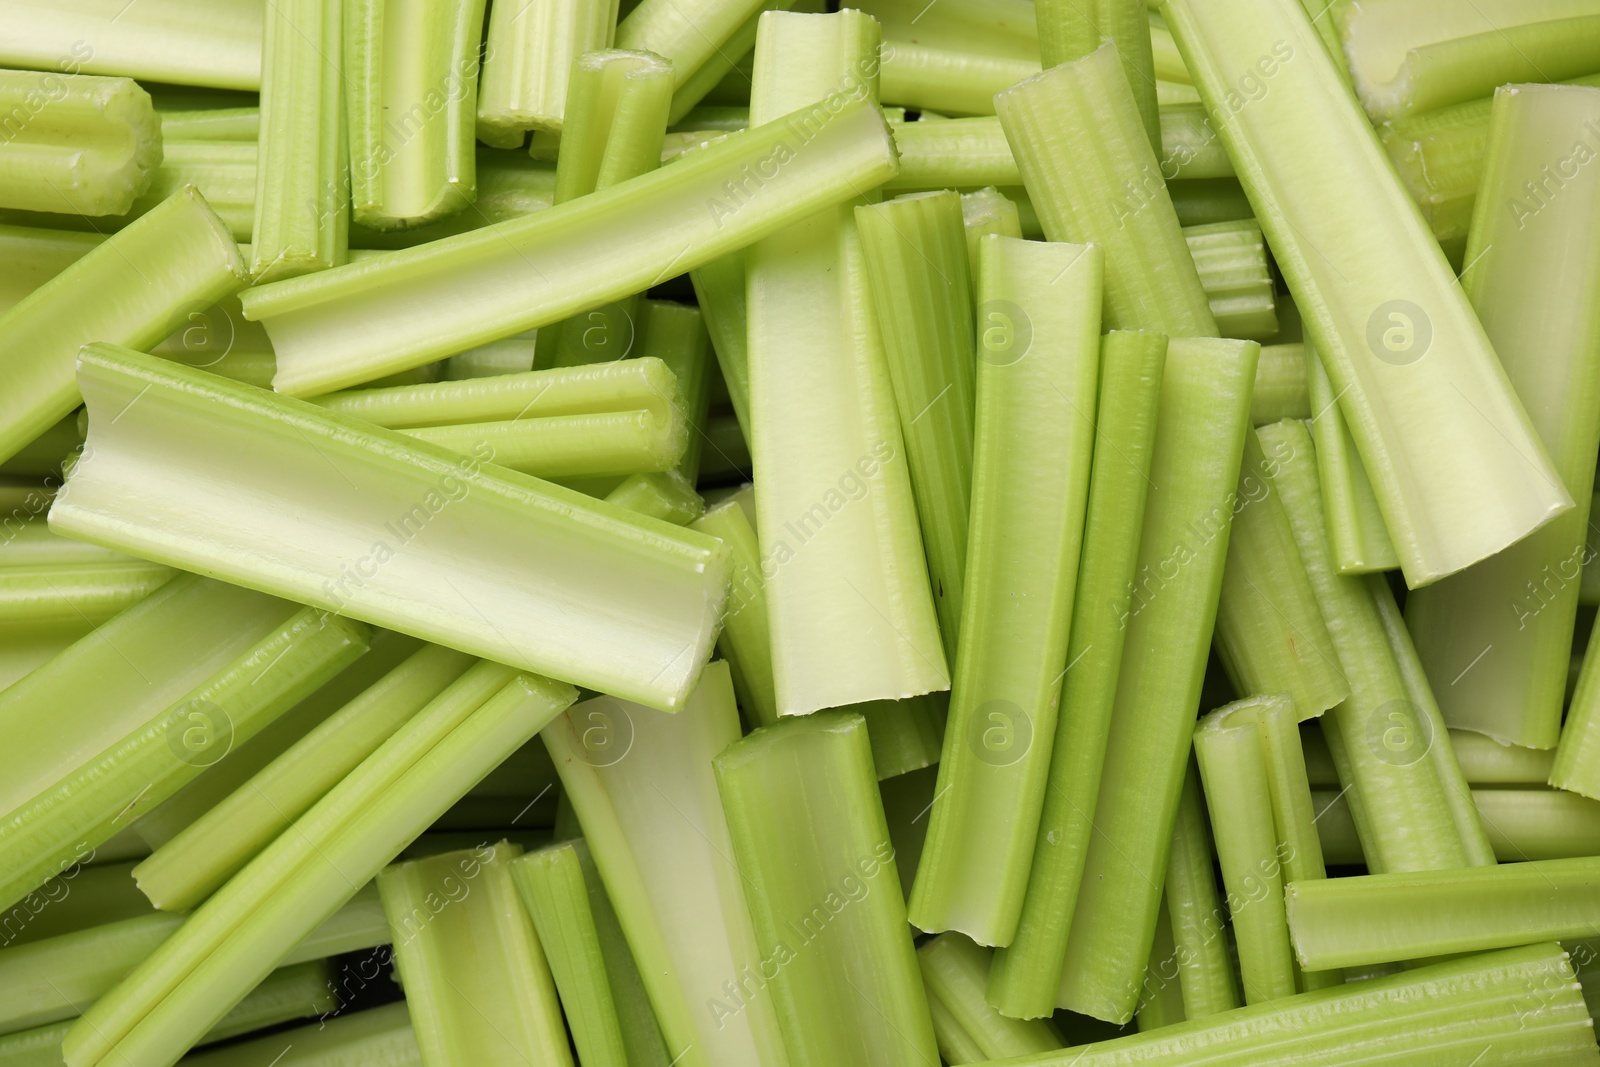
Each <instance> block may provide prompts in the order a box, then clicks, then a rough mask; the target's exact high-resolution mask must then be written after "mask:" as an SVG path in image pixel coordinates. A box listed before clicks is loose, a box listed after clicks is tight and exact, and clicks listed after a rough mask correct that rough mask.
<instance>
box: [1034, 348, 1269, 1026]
mask: <svg viewBox="0 0 1600 1067" xmlns="http://www.w3.org/2000/svg"><path fill="white" fill-rule="evenodd" d="M1259 350H1260V346H1259V345H1257V344H1255V342H1253V341H1224V340H1218V339H1214V338H1182V339H1175V340H1173V341H1172V342H1171V343H1170V344H1169V345H1168V347H1167V362H1166V371H1165V376H1164V379H1163V381H1162V386H1161V401H1160V404H1159V406H1158V409H1157V412H1158V413H1157V420H1156V439H1155V445H1154V449H1153V452H1152V454H1151V461H1150V474H1149V484H1150V486H1153V488H1151V489H1150V490H1149V493H1148V496H1149V500H1148V503H1147V505H1146V508H1145V514H1144V525H1143V530H1142V533H1141V536H1140V544H1139V556H1138V565H1137V567H1136V569H1135V572H1134V576H1133V592H1132V598H1131V600H1130V602H1129V605H1128V608H1127V610H1126V612H1125V613H1124V614H1123V616H1122V617H1121V618H1122V619H1123V620H1125V625H1126V627H1127V633H1126V635H1125V641H1126V644H1125V646H1124V649H1123V656H1122V666H1121V672H1120V674H1119V676H1118V682H1117V690H1116V698H1115V703H1114V705H1113V712H1112V716H1111V728H1110V733H1109V736H1108V738H1107V743H1106V756H1105V763H1104V769H1103V772H1102V778H1101V781H1100V792H1099V799H1098V800H1097V802H1096V804H1095V808H1094V825H1095V826H1096V827H1097V828H1098V830H1099V831H1100V832H1099V833H1097V834H1096V835H1095V836H1094V837H1093V838H1092V839H1091V840H1090V842H1089V847H1088V854H1087V856H1086V858H1085V861H1084V872H1083V879H1082V889H1081V890H1080V892H1079V894H1078V900H1077V906H1076V909H1075V911H1074V914H1073V920H1072V928H1071V933H1070V935H1069V937H1068V940H1067V957H1066V965H1065V968H1064V970H1063V974H1062V990H1061V997H1060V1000H1058V1003H1059V1004H1061V1005H1062V1006H1064V1007H1069V1008H1071V1009H1072V1010H1074V1011H1078V1012H1081V1013H1082V1014H1085V1015H1093V1016H1094V1017H1096V1018H1104V1019H1107V1020H1109V1021H1117V1022H1126V1021H1127V1020H1129V1019H1131V1018H1132V1017H1133V1013H1134V1008H1135V1006H1136V1004H1137V1001H1138V991H1139V982H1140V980H1141V979H1142V978H1143V976H1144V968H1145V963H1146V961H1147V958H1148V956H1149V952H1150V940H1151V938H1152V937H1153V936H1154V930H1155V918H1156V916H1155V913H1156V909H1157V908H1158V907H1160V905H1161V890H1160V886H1159V884H1158V883H1159V880H1160V878H1161V874H1162V872H1163V871H1164V870H1165V869H1166V862H1167V854H1168V852H1169V846H1170V845H1171V841H1172V826H1173V820H1174V819H1175V818H1176V815H1177V808H1178V797H1179V794H1180V793H1181V792H1182V789H1183V776H1184V773H1183V772H1184V765H1185V763H1186V761H1187V757H1188V752H1189V747H1190V745H1189V735H1190V733H1191V731H1192V729H1193V721H1194V713H1195V708H1196V706H1197V704H1198V701H1199V697H1200V684H1201V682H1202V680H1203V678H1204V674H1205V662H1206V651H1207V647H1208V645H1209V643H1210V635H1211V629H1212V623H1213V620H1214V618H1215V615H1216V608H1217V598H1218V595H1219V593H1220V591H1221V584H1222V564H1223V560H1224V558H1225V557H1226V555H1227V548H1228V527H1229V525H1230V523H1231V520H1232V518H1233V504H1234V501H1235V499H1236V497H1235V490H1236V488H1237V486H1238V481H1239V463H1240V456H1241V454H1242V451H1243V448H1244V436H1245V433H1246V431H1247V430H1248V429H1249V428H1250V426H1249V423H1250V387H1251V385H1252V384H1253V383H1254V381H1255V372H1256V357H1257V354H1258V352H1259ZM1069 674H1070V672H1069ZM1113 842H1114V843H1115V844H1114V845H1113Z"/></svg>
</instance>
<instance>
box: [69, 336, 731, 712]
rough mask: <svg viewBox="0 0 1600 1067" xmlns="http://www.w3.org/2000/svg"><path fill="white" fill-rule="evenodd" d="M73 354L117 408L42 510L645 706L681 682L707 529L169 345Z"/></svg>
mask: <svg viewBox="0 0 1600 1067" xmlns="http://www.w3.org/2000/svg"><path fill="white" fill-rule="evenodd" d="M80 362H81V366H82V371H81V381H82V382H83V384H84V387H85V388H86V390H87V391H88V393H89V404H90V410H91V412H111V413H112V414H113V415H115V418H113V417H112V416H111V415H104V416H101V417H96V416H95V415H94V414H91V417H90V425H91V436H90V444H89V449H88V451H87V452H86V453H85V458H84V459H83V460H81V461H80V462H79V463H78V465H77V467H76V468H75V469H74V470H73V472H72V478H71V480H70V482H69V487H68V488H66V489H64V490H63V491H62V492H61V494H60V495H59V496H58V497H57V499H56V503H55V506H54V507H53V508H52V509H51V525H52V527H53V528H55V529H59V530H62V531H64V532H70V533H71V534H72V535H73V536H76V537H81V538H82V539H84V540H89V541H94V542H96V543H100V544H107V545H108V547H109V546H113V543H114V545H115V546H121V547H122V548H124V549H134V550H135V551H136V552H137V553H138V554H139V555H141V556H143V557H145V558H154V559H157V560H159V561H162V562H168V563H174V564H178V565H180V566H186V567H188V568H191V569H199V570H203V571H205V572H207V573H213V574H216V575H218V576H226V577H227V578H228V579H229V580H231V581H235V582H238V583H240V584H244V585H249V586H252V587H259V588H262V589H265V590H271V591H273V592H276V593H278V594H283V595H287V596H291V597H293V598H295V599H297V600H299V601H300V602H302V603H311V604H314V605H316V606H318V607H322V608H325V609H328V610H334V611H339V612H341V613H347V614H349V615H350V616H352V617H354V618H360V619H363V620H365V621H369V622H372V623H374V624H375V625H379V626H384V627H387V628H390V629H396V630H400V631H401V632H403V633H409V634H411V635H413V636H415V637H420V638H422V639H424V640H429V641H435V642H437V643H439V644H443V645H448V646H450V647H453V648H460V649H461V650H462V651H466V652H471V653H473V654H475V655H482V656H486V657H491V658H494V659H497V660H506V661H509V662H511V663H513V664H515V665H518V666H522V667H527V668H531V669H540V670H544V671H546V672H547V673H549V674H551V675H553V676H555V677H558V678H559V677H567V678H571V679H573V680H574V681H575V682H577V683H579V684H583V685H586V686H590V687H592V688H598V689H602V690H607V691H610V692H613V693H616V694H618V695H622V696H626V697H630V698H638V699H640V700H642V701H646V702H649V703H652V704H654V705H657V706H661V707H666V708H672V707H677V706H679V705H680V704H681V703H682V701H683V700H684V699H685V698H686V697H687V695H688V693H689V691H690V690H691V689H692V688H693V686H694V682H695V678H696V676H697V675H698V673H699V669H700V664H701V661H702V660H704V659H705V657H706V656H707V654H708V653H709V652H710V649H711V643H712V640H713V638H714V636H715V633H714V630H715V625H716V620H717V619H718V617H719V616H720V609H721V602H722V597H723V594H722V589H723V585H724V582H725V581H726V575H727V564H726V560H725V558H724V553H723V552H722V550H721V548H720V546H719V545H717V544H716V543H715V542H713V541H712V540H711V539H709V538H706V537H704V536H702V535H699V534H695V533H692V532H688V531H684V530H681V529H679V528H677V527H673V526H669V525H667V524H665V523H660V522H657V521H655V520H650V519H645V518H642V517H638V516H635V515H633V514H631V513H629V512H625V511H623V510H622V509H620V508H614V507H610V506H607V505H605V504H603V503H601V502H598V501H595V500H593V499H591V498H588V497H585V496H583V495H582V494H579V493H575V492H572V491H570V490H565V489H561V488H559V487H556V486H553V485H550V484H549V483H546V482H541V481H538V480H537V479H533V478H530V477H528V476H526V475H521V474H516V473H514V472H511V471H506V470H504V469H501V468H498V467H495V466H494V465H493V464H492V463H487V462H484V460H486V459H489V458H490V456H487V455H482V454H481V453H480V454H479V455H474V456H470V457H463V456H460V455H457V454H455V453H452V452H449V451H447V450H446V449H443V448H439V447H437V446H433V445H429V444H427V443H424V442H419V441H414V440H412V439H410V438H407V437H405V436H403V435H401V434H398V433H395V432H393V431H389V430H382V429H378V428H376V427H372V426H370V425H368V424H365V423H362V422H361V421H359V420H357V419H354V418H351V417H349V416H345V415H340V414H335V413H331V412H325V411H322V410H320V409H317V408H314V407H312V406H310V405H307V404H302V403H299V402H297V401H293V400H288V399H286V398H282V397H277V396H274V395H273V394H270V393H265V392H263V391H261V390H259V389H254V388H252V387H249V386H243V385H236V384H234V383H232V382H227V381H224V380H222V379H219V378H216V377H215V376H212V375H207V374H205V372H203V371H194V370H189V369H188V368H184V367H179V366H177V365H176V364H173V363H169V362H167V361H166V360H161V359H155V358H153V357H150V356H142V355H138V354H136V353H132V352H128V351H126V350H123V349H116V348H113V347H111V346H91V347H90V348H89V349H87V350H86V351H85V352H84V354H83V355H82V357H81V359H80ZM196 435H198V436H199V437H200V438H203V439H205V440H207V441H208V442H210V444H211V447H210V448H208V449H206V450H194V449H175V450H169V449H168V447H167V445H166V444H164V443H163V442H164V441H170V440H176V439H182V440H194V439H195V437H196ZM169 464H174V466H170V467H169V466H168V465H169ZM152 479H153V480H154V481H150V480H152ZM155 483H159V484H160V488H155V487H154V486H155ZM244 486H249V487H250V489H249V491H248V492H246V491H245V489H244V488H243V487H244ZM179 487H181V488H179ZM269 487H271V488H269ZM279 494H282V495H281V496H280V495H279ZM219 509H224V510H225V511H226V512H227V513H230V514H232V515H234V516H235V517H236V523H237V525H236V526H231V527H224V526H221V525H219V523H218V520H217V516H218V514H219V513H222V512H219ZM313 515H316V516H317V518H315V519H313V518H312V516H313ZM230 529H231V530H232V531H233V532H232V533H231V534H229V533H228V530H230ZM530 552H533V553H536V556H530V555H529V553H530ZM447 561H448V562H447ZM583 605H587V606H588V608H587V609H584V608H583ZM620 619H626V620H627V623H628V625H627V626H620V627H619V620H620Z"/></svg>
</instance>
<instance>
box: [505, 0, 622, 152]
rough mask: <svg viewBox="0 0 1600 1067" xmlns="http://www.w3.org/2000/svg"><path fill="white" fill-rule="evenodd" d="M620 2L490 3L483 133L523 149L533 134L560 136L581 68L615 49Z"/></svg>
mask: <svg viewBox="0 0 1600 1067" xmlns="http://www.w3.org/2000/svg"><path fill="white" fill-rule="evenodd" d="M616 24H617V2H616V0H509V2H502V3H498V4H492V5H490V9H489V28H488V34H487V37H486V43H485V46H484V59H483V72H482V77H481V80H480V83H479V88H478V93H477V108H478V116H477V136H478V139H479V140H481V141H483V142H484V143H485V144H489V145H493V146H494V147H496V148H520V147H522V141H523V136H524V135H525V134H526V133H527V132H528V131H529V130H538V131H543V132H545V133H552V134H558V135H559V134H560V133H561V130H562V124H563V119H564V118H565V116H566V110H567V86H568V82H569V79H570V77H571V75H572V67H573V64H574V63H575V62H576V61H577V60H578V57H580V56H582V55H583V54H584V53H585V52H593V51H595V50H596V49H600V48H608V47H610V45H611V38H612V34H613V33H614V32H615V29H616Z"/></svg>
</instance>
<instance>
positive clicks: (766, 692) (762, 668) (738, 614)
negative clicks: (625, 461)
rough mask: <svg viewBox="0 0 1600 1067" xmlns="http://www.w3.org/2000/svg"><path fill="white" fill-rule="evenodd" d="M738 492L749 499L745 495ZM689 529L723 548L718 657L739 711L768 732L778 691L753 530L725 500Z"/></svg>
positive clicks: (741, 508)
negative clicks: (724, 593)
mask: <svg viewBox="0 0 1600 1067" xmlns="http://www.w3.org/2000/svg"><path fill="white" fill-rule="evenodd" d="M741 492H744V493H745V495H746V496H749V495H750V493H749V492H748V491H747V490H742V491H741ZM693 528H694V529H696V530H699V531H700V532H701V533H706V534H710V535H711V536H712V537H716V538H720V539H721V540H722V543H723V544H725V545H726V546H727V548H728V558H729V561H730V565H729V577H730V580H729V593H728V606H727V610H726V611H725V612H724V613H723V616H722V631H721V633H720V634H718V636H717V651H718V652H720V653H722V658H723V659H725V660H727V661H728V668H729V670H730V672H731V673H732V677H733V689H734V692H735V693H736V694H737V695H738V700H739V707H740V708H742V709H743V710H744V713H745V716H746V717H747V718H748V719H749V720H750V723H751V725H752V726H771V725H772V724H773V723H775V722H777V721H778V696H777V692H778V691H777V688H776V686H775V684H774V682H773V677H772V631H771V629H770V627H769V626H768V624H767V597H766V588H765V587H766V578H765V576H764V574H763V572H762V566H761V546H760V543H759V541H758V539H757V537H756V531H755V527H754V526H753V525H751V523H750V520H749V519H748V518H747V517H746V515H745V505H744V504H742V503H741V502H740V501H738V500H727V501H724V502H723V503H721V504H718V505H716V506H715V507H712V508H710V509H708V510H707V511H706V513H705V515H704V516H703V517H701V518H700V519H699V520H697V521H696V522H695V523H694V524H693Z"/></svg>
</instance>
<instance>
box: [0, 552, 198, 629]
mask: <svg viewBox="0 0 1600 1067" xmlns="http://www.w3.org/2000/svg"><path fill="white" fill-rule="evenodd" d="M172 574H173V572H172V569H171V568H169V567H163V566H161V565H159V564H155V563H144V562H141V561H136V560H130V561H129V562H127V563H120V564H119V563H112V564H95V565H91V566H85V567H70V566H69V567H6V568H4V569H0V631H10V630H17V629H24V628H32V627H35V626H46V627H55V626H61V625H64V624H65V625H70V624H73V623H83V624H86V625H89V626H98V625H100V624H101V623H103V622H105V621H106V620H108V619H110V618H111V617H112V616H114V615H116V614H117V613H118V612H120V611H123V610H125V609H127V608H130V607H132V606H133V605H135V604H137V603H138V602H139V601H141V600H143V599H144V598H145V597H147V596H149V595H150V594H151V593H153V592H155V591H156V590H157V589H159V588H160V587H161V586H163V585H165V584H166V583H167V582H169V581H171V579H172Z"/></svg>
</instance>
